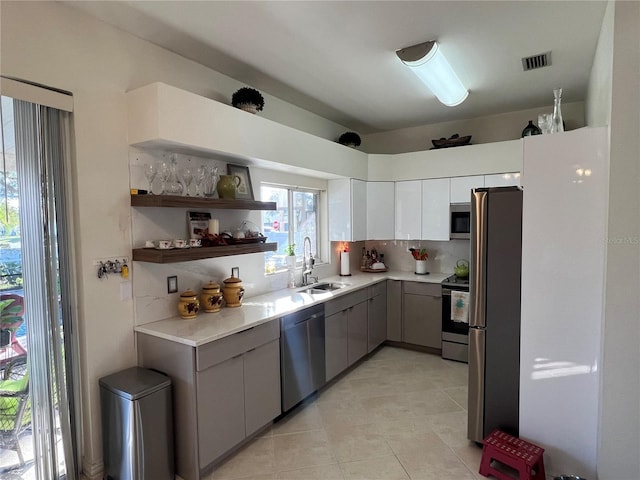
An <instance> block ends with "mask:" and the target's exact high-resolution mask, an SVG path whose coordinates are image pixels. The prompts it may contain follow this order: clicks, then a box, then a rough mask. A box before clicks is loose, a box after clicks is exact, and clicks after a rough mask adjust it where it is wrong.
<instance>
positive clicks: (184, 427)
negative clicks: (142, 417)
mask: <svg viewBox="0 0 640 480" xmlns="http://www.w3.org/2000/svg"><path fill="white" fill-rule="evenodd" d="M279 338H280V325H279V323H278V321H277V320H275V321H271V322H267V323H264V324H262V325H258V326H257V327H254V328H250V329H248V330H244V331H242V332H238V333H236V334H233V335H229V336H228V337H224V338H222V339H220V340H216V341H213V342H210V343H207V344H204V345H202V346H198V347H191V346H189V345H184V344H180V343H177V342H173V341H171V340H165V339H162V338H158V337H154V336H151V335H146V334H142V333H138V334H137V336H136V339H137V343H138V364H139V365H140V366H143V367H147V368H155V369H157V370H159V371H162V372H164V373H166V374H167V375H169V376H170V377H171V379H172V381H173V396H174V425H175V442H174V443H175V454H176V474H177V475H179V476H180V477H181V478H183V479H184V480H199V479H200V478H202V476H204V474H206V473H208V470H209V469H210V466H211V465H212V463H213V462H215V461H216V460H218V459H220V458H221V457H222V456H223V455H225V454H226V453H227V452H229V451H230V450H231V449H233V448H234V447H235V446H236V445H238V444H239V443H241V442H243V441H244V440H245V439H246V438H247V437H249V436H250V435H251V434H253V433H255V432H256V431H257V430H259V429H260V428H262V427H264V426H265V425H267V424H269V423H270V422H271V421H272V420H273V419H275V418H276V417H277V416H278V415H280V413H281V409H280V347H279Z"/></svg>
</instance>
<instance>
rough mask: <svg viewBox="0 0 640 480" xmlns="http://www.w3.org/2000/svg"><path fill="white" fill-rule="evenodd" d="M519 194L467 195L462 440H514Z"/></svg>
mask: <svg viewBox="0 0 640 480" xmlns="http://www.w3.org/2000/svg"><path fill="white" fill-rule="evenodd" d="M521 258H522V191H521V190H520V189H519V188H518V187H497V188H476V189H474V190H472V192H471V266H470V267H471V268H470V277H469V279H470V301H469V307H470V311H469V404H468V412H469V418H468V438H469V439H470V440H473V441H475V442H480V441H482V439H483V438H485V437H486V436H487V435H488V434H489V433H491V431H492V430H493V429H495V428H499V429H501V430H503V431H505V432H507V433H509V434H512V435H518V429H519V421H518V416H519V391H520V273H521V263H522V262H521Z"/></svg>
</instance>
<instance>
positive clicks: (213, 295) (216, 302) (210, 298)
mask: <svg viewBox="0 0 640 480" xmlns="http://www.w3.org/2000/svg"><path fill="white" fill-rule="evenodd" d="M200 303H201V304H202V306H203V307H204V311H205V312H209V313H212V312H219V311H220V307H221V306H222V292H221V291H220V285H218V284H217V283H215V282H209V283H207V284H206V285H205V286H204V287H202V295H200Z"/></svg>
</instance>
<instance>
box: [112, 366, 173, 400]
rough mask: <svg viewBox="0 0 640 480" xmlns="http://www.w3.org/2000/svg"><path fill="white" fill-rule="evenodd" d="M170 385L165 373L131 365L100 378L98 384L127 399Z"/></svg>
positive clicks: (145, 394)
mask: <svg viewBox="0 0 640 480" xmlns="http://www.w3.org/2000/svg"><path fill="white" fill-rule="evenodd" d="M170 385H171V379H170V378H169V377H167V376H166V375H163V374H162V373H160V372H156V371H154V370H149V369H148V368H142V367H131V368H127V369H126V370H122V371H120V372H116V373H113V374H111V375H107V376H106V377H102V378H101V379H100V386H101V387H102V388H106V389H107V390H109V391H111V392H113V393H115V394H116V395H118V396H120V397H124V398H127V399H129V400H137V399H138V398H142V397H146V396H147V395H150V394H152V393H154V392H157V391H158V390H162V389H163V388H167V387H169V386H170Z"/></svg>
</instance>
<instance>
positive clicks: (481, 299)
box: [469, 190, 487, 327]
mask: <svg viewBox="0 0 640 480" xmlns="http://www.w3.org/2000/svg"><path fill="white" fill-rule="evenodd" d="M486 239H487V192H486V191H477V190H473V191H472V192H471V265H470V269H469V278H470V282H469V283H470V290H469V294H470V298H469V326H470V327H485V326H486V318H485V311H486V302H485V299H486V285H485V278H486V268H487V243H486Z"/></svg>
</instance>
